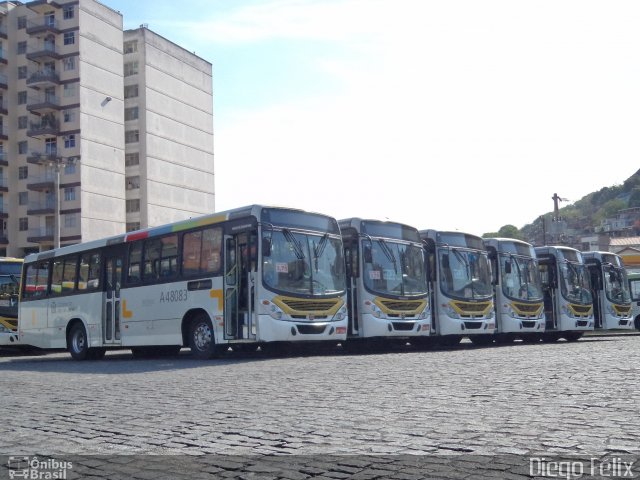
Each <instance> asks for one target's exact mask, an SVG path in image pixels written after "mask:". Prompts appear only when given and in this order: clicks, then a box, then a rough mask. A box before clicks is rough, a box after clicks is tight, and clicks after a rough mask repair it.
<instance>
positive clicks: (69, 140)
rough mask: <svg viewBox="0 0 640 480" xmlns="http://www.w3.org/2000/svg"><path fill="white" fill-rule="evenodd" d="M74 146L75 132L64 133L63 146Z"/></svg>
mask: <svg viewBox="0 0 640 480" xmlns="http://www.w3.org/2000/svg"><path fill="white" fill-rule="evenodd" d="M75 146H76V136H75V134H73V133H72V134H71V135H65V136H64V148H73V147H75Z"/></svg>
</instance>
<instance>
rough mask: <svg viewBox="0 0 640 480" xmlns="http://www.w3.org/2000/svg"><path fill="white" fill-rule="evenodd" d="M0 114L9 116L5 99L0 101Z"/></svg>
mask: <svg viewBox="0 0 640 480" xmlns="http://www.w3.org/2000/svg"><path fill="white" fill-rule="evenodd" d="M0 114H2V115H9V109H8V108H7V101H6V100H5V99H2V101H0Z"/></svg>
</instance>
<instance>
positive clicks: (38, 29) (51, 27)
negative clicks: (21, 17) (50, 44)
mask: <svg viewBox="0 0 640 480" xmlns="http://www.w3.org/2000/svg"><path fill="white" fill-rule="evenodd" d="M38 33H53V34H54V35H57V34H58V33H60V29H59V28H58V22H57V21H56V20H55V19H53V18H50V17H44V18H40V19H38V20H35V21H33V20H32V21H28V22H27V35H36V34H38Z"/></svg>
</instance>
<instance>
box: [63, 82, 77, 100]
mask: <svg viewBox="0 0 640 480" xmlns="http://www.w3.org/2000/svg"><path fill="white" fill-rule="evenodd" d="M62 94H63V95H64V96H65V97H66V98H69V97H75V95H76V84H75V83H66V84H65V85H64V87H63V89H62Z"/></svg>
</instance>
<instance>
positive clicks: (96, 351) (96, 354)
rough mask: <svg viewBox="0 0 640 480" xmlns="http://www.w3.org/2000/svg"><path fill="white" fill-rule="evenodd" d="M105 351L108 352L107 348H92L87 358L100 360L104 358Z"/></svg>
mask: <svg viewBox="0 0 640 480" xmlns="http://www.w3.org/2000/svg"><path fill="white" fill-rule="evenodd" d="M105 353H107V349H106V348H90V349H89V354H88V355H87V358H88V359H90V360H100V359H101V358H104V354H105Z"/></svg>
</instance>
